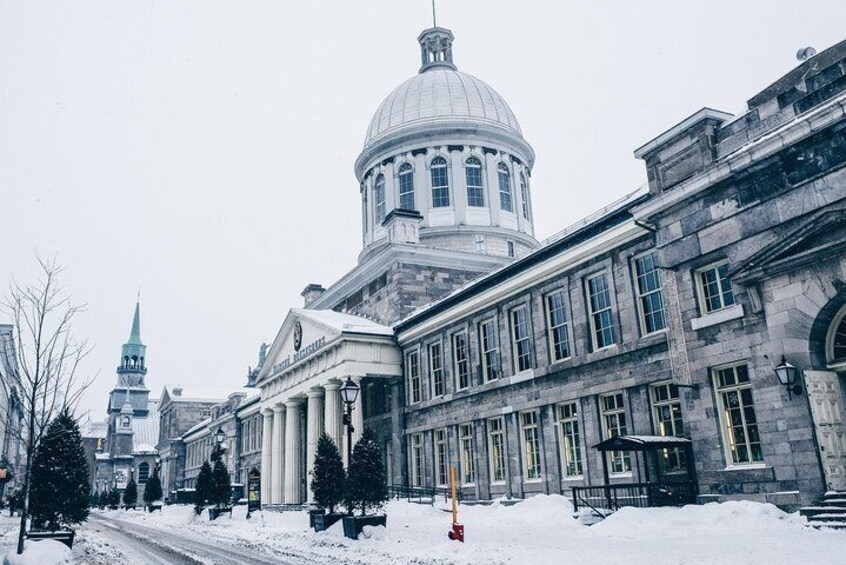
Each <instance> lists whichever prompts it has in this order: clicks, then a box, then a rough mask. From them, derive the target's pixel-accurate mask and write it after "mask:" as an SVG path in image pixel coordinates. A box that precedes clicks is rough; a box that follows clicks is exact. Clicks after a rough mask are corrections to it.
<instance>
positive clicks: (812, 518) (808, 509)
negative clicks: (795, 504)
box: [799, 491, 846, 530]
mask: <svg viewBox="0 0 846 565" xmlns="http://www.w3.org/2000/svg"><path fill="white" fill-rule="evenodd" d="M799 514H801V515H802V516H804V517H805V518H807V519H808V525H809V526H811V527H812V528H831V529H835V530H846V492H835V491H831V492H827V493H825V495H824V496H823V498H822V500H820V501H819V502H817V503H816V504H815V505H814V506H805V507H804V508H801V509H800V510H799Z"/></svg>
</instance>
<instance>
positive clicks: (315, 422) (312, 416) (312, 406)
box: [306, 389, 323, 502]
mask: <svg viewBox="0 0 846 565" xmlns="http://www.w3.org/2000/svg"><path fill="white" fill-rule="evenodd" d="M321 434H323V390H322V389H312V390H310V391H308V422H307V423H306V438H307V443H306V493H308V501H309V502H311V501H312V500H313V497H312V493H311V486H310V485H311V473H312V470H313V469H314V456H315V454H316V453H317V441H318V440H319V439H320V436H321Z"/></svg>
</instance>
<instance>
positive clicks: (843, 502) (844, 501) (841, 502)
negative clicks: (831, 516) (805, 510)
mask: <svg viewBox="0 0 846 565" xmlns="http://www.w3.org/2000/svg"><path fill="white" fill-rule="evenodd" d="M820 503H821V504H823V505H827V506H843V507H844V508H846V498H824V499H823V500H821V501H820Z"/></svg>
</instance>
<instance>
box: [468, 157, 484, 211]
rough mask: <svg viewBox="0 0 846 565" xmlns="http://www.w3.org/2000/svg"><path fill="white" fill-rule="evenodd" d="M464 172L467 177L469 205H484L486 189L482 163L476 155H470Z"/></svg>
mask: <svg viewBox="0 0 846 565" xmlns="http://www.w3.org/2000/svg"><path fill="white" fill-rule="evenodd" d="M464 174H465V177H466V178H467V205H468V206H476V207H481V206H484V205H485V189H484V187H483V186H482V163H481V162H479V160H478V159H476V158H475V157H470V158H469V159H467V163H465V164H464Z"/></svg>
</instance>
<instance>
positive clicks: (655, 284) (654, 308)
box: [634, 251, 666, 335]
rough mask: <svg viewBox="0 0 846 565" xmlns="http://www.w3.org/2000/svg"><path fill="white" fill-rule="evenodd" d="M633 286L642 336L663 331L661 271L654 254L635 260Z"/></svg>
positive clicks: (650, 253) (664, 323) (664, 324)
mask: <svg viewBox="0 0 846 565" xmlns="http://www.w3.org/2000/svg"><path fill="white" fill-rule="evenodd" d="M634 266H635V283H636V284H635V286H636V287H637V288H636V290H637V301H638V308H639V309H640V330H641V332H642V333H643V334H644V335H647V334H651V333H653V332H657V331H660V330H663V329H664V328H665V327H666V322H665V320H664V301H663V300H662V299H661V271H660V270H659V269H658V265H657V264H656V260H655V252H654V251H651V252H649V253H647V254H645V255H641V256H640V257H637V258H635V260H634Z"/></svg>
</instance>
